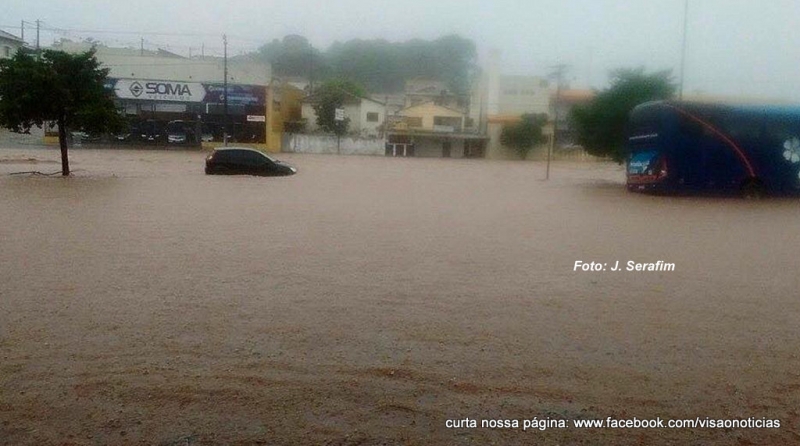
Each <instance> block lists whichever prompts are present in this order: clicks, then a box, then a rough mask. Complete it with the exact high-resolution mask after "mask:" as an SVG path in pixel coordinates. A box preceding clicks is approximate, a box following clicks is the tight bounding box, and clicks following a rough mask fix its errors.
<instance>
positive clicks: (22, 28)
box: [19, 20, 25, 44]
mask: <svg viewBox="0 0 800 446" xmlns="http://www.w3.org/2000/svg"><path fill="white" fill-rule="evenodd" d="M19 29H20V32H21V33H22V35H21V36H20V39H21V40H22V42H23V44H24V43H25V20H22V21H20V27H19Z"/></svg>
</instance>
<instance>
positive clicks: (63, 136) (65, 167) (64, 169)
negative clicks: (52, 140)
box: [58, 116, 69, 177]
mask: <svg viewBox="0 0 800 446" xmlns="http://www.w3.org/2000/svg"><path fill="white" fill-rule="evenodd" d="M65 121H66V120H65V119H64V117H63V116H62V117H60V118H58V145H59V146H61V175H63V176H65V177H66V176H69V157H68V156H67V127H66V122H65Z"/></svg>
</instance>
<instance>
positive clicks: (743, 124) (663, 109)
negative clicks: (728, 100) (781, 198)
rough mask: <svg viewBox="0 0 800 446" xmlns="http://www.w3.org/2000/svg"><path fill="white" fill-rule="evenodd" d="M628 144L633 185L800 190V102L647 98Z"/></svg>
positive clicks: (645, 188)
mask: <svg viewBox="0 0 800 446" xmlns="http://www.w3.org/2000/svg"><path fill="white" fill-rule="evenodd" d="M626 148H627V154H628V156H627V163H626V168H627V169H626V171H627V186H628V189H629V190H631V191H638V192H663V193H703V192H710V193H723V194H745V195H747V194H748V193H749V192H752V191H758V192H762V193H766V194H771V195H785V194H791V195H794V194H800V107H782V106H780V107H779V106H730V105H720V104H695V103H686V102H672V101H658V102H648V103H645V104H642V105H639V106H638V107H636V108H635V109H634V110H633V111H632V112H631V115H630V120H629V124H628V141H627V147H626Z"/></svg>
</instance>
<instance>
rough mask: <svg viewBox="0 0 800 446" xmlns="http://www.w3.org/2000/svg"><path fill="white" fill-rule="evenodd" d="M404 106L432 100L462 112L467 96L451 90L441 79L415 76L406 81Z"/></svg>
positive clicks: (466, 104) (465, 105)
mask: <svg viewBox="0 0 800 446" xmlns="http://www.w3.org/2000/svg"><path fill="white" fill-rule="evenodd" d="M404 93H405V106H406V107H413V106H415V105H420V104H424V103H426V102H433V103H434V104H436V105H441V106H443V107H449V108H453V109H456V110H460V111H463V112H466V111H467V106H468V97H467V96H466V95H460V94H456V93H455V92H453V91H451V90H450V89H449V88H448V87H447V84H445V83H444V82H442V81H439V80H434V79H426V78H416V79H411V80H408V81H406V87H405V92H404Z"/></svg>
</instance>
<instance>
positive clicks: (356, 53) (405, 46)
mask: <svg viewBox="0 0 800 446" xmlns="http://www.w3.org/2000/svg"><path fill="white" fill-rule="evenodd" d="M477 54H478V53H477V50H476V48H475V43H474V42H472V41H471V40H469V39H465V38H462V37H459V36H457V35H449V36H444V37H441V38H438V39H436V40H433V41H426V40H420V39H414V40H409V41H407V42H400V43H392V42H388V41H386V40H358V39H356V40H350V41H348V42H345V43H338V42H337V43H334V44H333V45H332V46H331V48H330V49H329V50H328V52H327V54H326V55H327V57H328V61H329V63H330V65H331V67H332V69H333V72H334V73H335V74H336V75H338V76H341V77H347V78H350V79H354V80H356V81H358V82H360V83H362V84H364V85H366V87H367V88H368V89H369V90H370V91H380V92H399V91H402V90H403V88H404V87H405V81H406V80H408V79H413V78H416V77H424V78H431V79H436V80H440V81H443V82H446V83H447V84H448V86H449V87H450V89H451V90H452V91H453V92H454V93H456V94H466V93H468V92H469V87H470V84H471V81H472V79H473V77H474V76H475V73H476V71H477V62H476V61H477Z"/></svg>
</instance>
